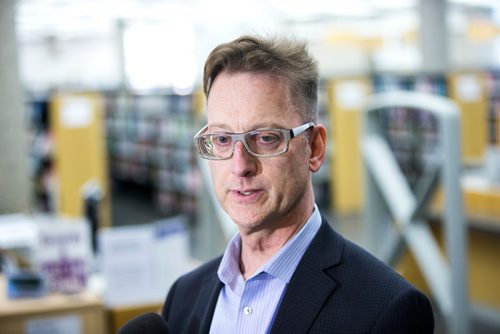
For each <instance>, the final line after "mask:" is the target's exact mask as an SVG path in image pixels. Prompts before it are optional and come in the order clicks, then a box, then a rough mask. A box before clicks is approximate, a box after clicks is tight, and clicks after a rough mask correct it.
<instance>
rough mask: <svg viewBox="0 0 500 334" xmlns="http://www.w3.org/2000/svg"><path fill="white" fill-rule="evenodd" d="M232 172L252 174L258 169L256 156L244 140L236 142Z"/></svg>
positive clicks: (238, 174) (245, 174) (244, 174)
mask: <svg viewBox="0 0 500 334" xmlns="http://www.w3.org/2000/svg"><path fill="white" fill-rule="evenodd" d="M231 162H232V172H233V174H234V175H236V176H251V175H254V174H255V172H256V170H257V163H256V157H254V156H253V155H252V154H250V153H249V152H248V151H247V149H246V147H245V145H244V144H243V142H241V141H237V142H236V144H234V151H233V156H232V158H231Z"/></svg>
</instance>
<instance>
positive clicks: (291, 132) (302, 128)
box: [193, 122, 315, 160]
mask: <svg viewBox="0 0 500 334" xmlns="http://www.w3.org/2000/svg"><path fill="white" fill-rule="evenodd" d="M314 126H315V124H314V122H307V123H304V124H302V125H299V126H297V127H295V128H292V129H277V128H262V129H256V130H251V131H247V132H241V133H229V132H220V133H221V134H222V133H223V134H225V135H227V136H229V137H231V140H232V143H233V144H232V146H231V154H230V155H229V156H228V157H227V158H221V157H216V156H214V157H209V156H207V155H205V154H204V153H203V151H202V150H201V148H200V143H199V141H200V139H201V138H202V136H205V135H215V134H217V133H204V132H205V131H207V130H208V124H207V125H205V126H204V127H203V128H201V129H200V131H198V132H197V133H196V135H194V137H193V142H194V146H195V147H196V149H197V151H198V153H199V154H200V156H201V157H202V158H203V159H207V160H228V159H231V158H232V157H233V155H234V147H235V146H236V143H237V142H238V141H241V142H242V143H243V146H244V147H245V149H246V151H247V152H248V154H250V155H252V156H255V157H259V158H269V157H275V156H278V155H281V154H284V153H286V152H288V143H289V142H290V140H292V139H293V138H295V137H297V136H298V135H300V134H301V133H303V132H306V131H307V130H309V129H311V128H314ZM270 130H275V131H280V132H281V133H283V135H284V137H285V147H284V149H283V151H281V152H277V153H271V154H258V153H255V152H252V150H251V149H250V146H249V145H248V143H247V141H246V139H245V137H246V136H247V135H249V134H251V133H252V132H257V131H270Z"/></svg>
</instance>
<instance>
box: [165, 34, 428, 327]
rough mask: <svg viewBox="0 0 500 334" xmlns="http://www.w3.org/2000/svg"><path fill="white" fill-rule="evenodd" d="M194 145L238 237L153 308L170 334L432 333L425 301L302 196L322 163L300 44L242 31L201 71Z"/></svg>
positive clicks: (313, 75) (312, 72) (314, 84)
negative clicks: (203, 105) (201, 101)
mask: <svg viewBox="0 0 500 334" xmlns="http://www.w3.org/2000/svg"><path fill="white" fill-rule="evenodd" d="M203 84H204V92H205V95H206V97H207V125H206V126H205V127H204V128H203V129H201V130H200V132H199V133H198V134H197V135H196V136H195V138H194V141H195V146H196V147H197V149H198V151H199V153H200V154H201V156H202V157H203V158H206V159H209V166H210V170H211V177H212V180H213V184H214V189H215V193H216V195H217V198H218V200H219V202H220V204H221V206H222V208H223V209H224V210H225V211H226V212H227V213H228V215H229V216H230V217H231V219H232V220H233V221H234V223H235V224H236V225H237V226H238V230H239V233H238V234H237V235H236V236H235V237H234V238H233V239H232V240H231V241H230V242H229V244H228V246H227V248H226V251H225V253H224V255H223V256H222V257H219V258H217V259H215V260H213V261H211V262H209V263H206V264H204V265H202V266H201V267H200V268H198V269H196V270H194V271H193V272H191V273H188V274H187V275H185V276H183V277H181V278H180V279H179V280H177V282H176V283H175V284H174V285H173V286H172V288H171V289H170V291H169V293H168V296H167V298H166V301H165V305H164V307H163V310H162V315H163V317H164V318H165V319H166V321H167V322H168V325H169V327H170V328H171V329H172V332H173V333H190V334H192V333H238V334H240V333H293V334H296V333H321V334H323V333H432V332H433V328H434V319H433V314H432V308H431V305H430V303H429V301H428V300H427V298H426V297H425V296H424V295H423V294H422V293H421V292H419V291H418V290H416V289H415V288H414V287H413V286H412V285H410V284H409V283H408V282H407V281H406V280H404V279H403V278H402V277H401V276H399V275H398V274H396V273H395V272H394V271H392V270H391V269H390V268H389V267H387V266H386V265H384V264H383V263H381V262H379V261H378V260H377V259H375V258H374V257H372V256H371V255H369V254H368V253H367V252H366V251H364V250H362V249H361V248H359V247H358V246H356V245H354V244H352V243H351V242H349V241H347V240H345V239H343V238H342V237H341V236H340V235H339V234H337V233H336V232H334V231H333V230H332V228H331V227H330V225H329V224H328V222H327V221H326V220H325V219H324V218H323V217H322V216H321V214H320V212H319V210H318V207H317V206H316V205H315V202H314V192H313V185H312V179H311V174H312V173H313V172H316V171H318V170H319V168H320V167H321V165H322V163H323V161H324V159H325V151H326V129H325V127H324V126H323V125H321V124H316V108H317V90H318V69H317V64H316V61H315V60H314V59H313V58H312V57H311V56H310V55H309V54H308V52H307V49H306V47H305V45H304V44H301V43H299V42H296V41H294V40H292V39H285V38H271V39H263V38H260V37H251V36H243V37H241V38H238V39H236V40H234V41H232V42H230V43H226V44H221V45H219V46H218V47H216V48H215V49H214V50H213V51H212V53H211V54H210V55H209V57H208V59H207V61H206V63H205V69H204V83H203Z"/></svg>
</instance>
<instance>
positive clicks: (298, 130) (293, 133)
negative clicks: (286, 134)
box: [290, 122, 314, 138]
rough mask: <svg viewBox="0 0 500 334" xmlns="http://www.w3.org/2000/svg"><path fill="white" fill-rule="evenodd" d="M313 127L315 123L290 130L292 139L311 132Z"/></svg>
mask: <svg viewBox="0 0 500 334" xmlns="http://www.w3.org/2000/svg"><path fill="white" fill-rule="evenodd" d="M313 126H314V122H309V123H306V124H303V125H301V126H299V127H296V128H295V129H291V130H290V138H293V137H296V136H298V135H300V134H301V133H302V132H304V131H306V130H309V129H310V128H312V127H313Z"/></svg>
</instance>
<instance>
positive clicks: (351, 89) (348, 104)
mask: <svg viewBox="0 0 500 334" xmlns="http://www.w3.org/2000/svg"><path fill="white" fill-rule="evenodd" d="M335 96H336V97H337V103H338V105H339V106H340V108H342V109H344V110H358V109H361V108H362V107H363V104H364V102H365V90H364V89H363V85H361V83H359V82H358V81H355V80H349V81H343V82H339V83H338V84H337V85H336V89H335Z"/></svg>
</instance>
